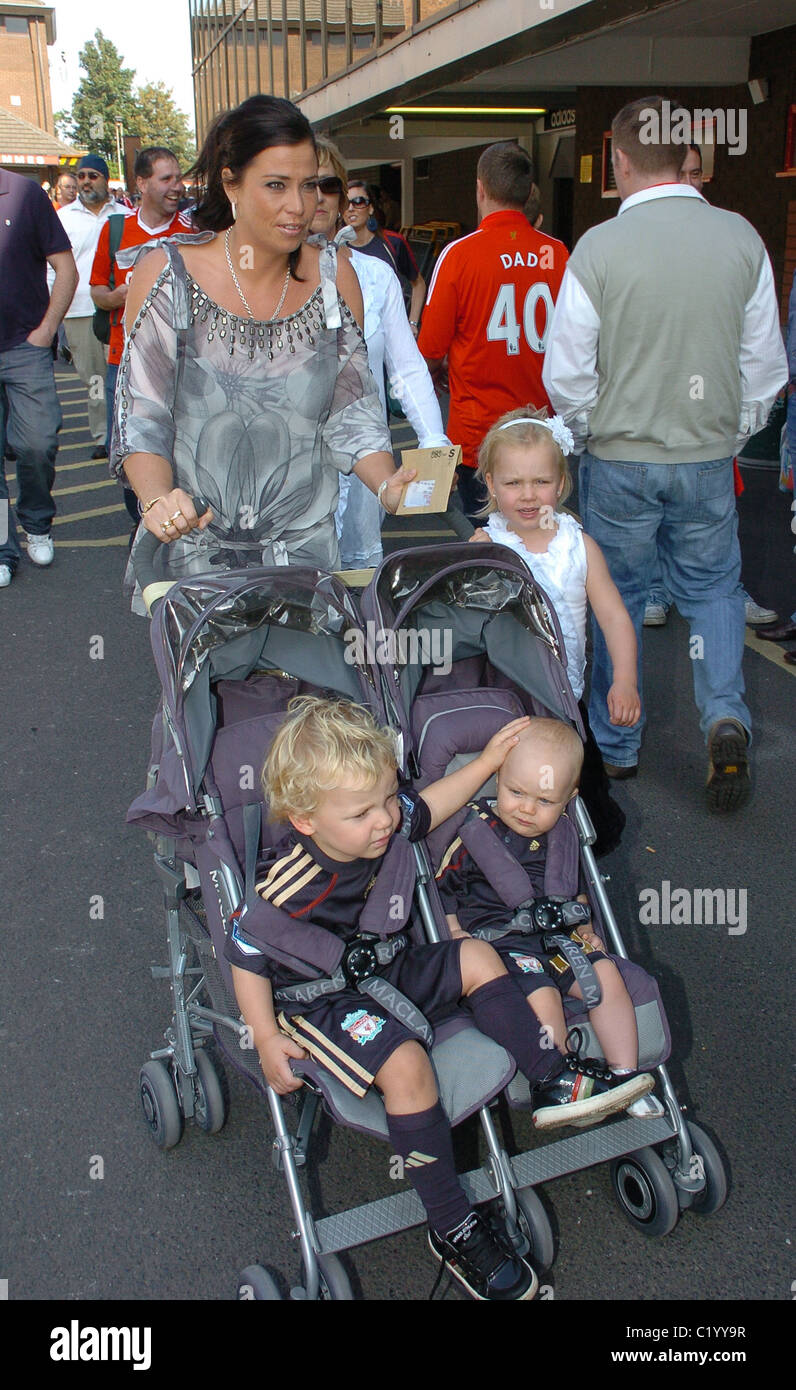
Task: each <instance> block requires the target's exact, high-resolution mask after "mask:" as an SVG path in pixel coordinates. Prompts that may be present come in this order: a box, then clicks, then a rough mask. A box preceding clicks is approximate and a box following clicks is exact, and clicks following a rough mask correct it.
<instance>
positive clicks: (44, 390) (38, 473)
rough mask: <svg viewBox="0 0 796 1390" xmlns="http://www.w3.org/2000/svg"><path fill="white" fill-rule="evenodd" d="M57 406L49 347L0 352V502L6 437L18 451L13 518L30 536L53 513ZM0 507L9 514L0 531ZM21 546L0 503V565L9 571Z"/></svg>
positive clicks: (43, 531)
mask: <svg viewBox="0 0 796 1390" xmlns="http://www.w3.org/2000/svg"><path fill="white" fill-rule="evenodd" d="M60 428H61V408H60V406H59V404H58V396H57V393H56V390H55V374H54V372H53V355H52V350H51V349H50V348H49V347H34V346H33V344H32V343H20V345H19V347H15V348H9V349H8V350H7V351H6V352H0V503H2V502H5V503H6V504H7V503H8V483H7V482H6V476H5V466H4V463H3V458H4V455H5V449H6V441H7V442H8V443H9V444H10V446H11V448H12V449H13V450H14V452H15V453H16V456H17V505H16V512H17V520H18V522H19V524H20V526H21V527H22V529H23V530H24V531H28V532H29V533H30V534H31V535H32V536H46V535H48V534H49V531H50V525H51V523H52V519H53V517H54V516H55V503H54V501H53V498H52V486H53V482H54V481H55V455H56V452H57V450H58V431H59V429H60ZM3 513H7V516H8V534H7V535H6V534H4V531H5V528H4V527H3V525H2V523H3V515H2V514H3ZM20 555H21V551H20V548H19V541H18V539H17V528H16V525H15V523H14V517H13V515H12V512H11V508H10V506H8V505H6V506H5V507H0V565H8V566H9V568H10V569H11V570H12V571H13V570H15V569H16V567H17V565H18V564H19V560H20Z"/></svg>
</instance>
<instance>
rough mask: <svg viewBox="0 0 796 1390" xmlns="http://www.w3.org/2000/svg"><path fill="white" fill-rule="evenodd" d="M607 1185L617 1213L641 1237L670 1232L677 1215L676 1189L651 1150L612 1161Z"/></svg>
mask: <svg viewBox="0 0 796 1390" xmlns="http://www.w3.org/2000/svg"><path fill="white" fill-rule="evenodd" d="M611 1182H612V1183H613V1186H614V1192H615V1193H616V1196H617V1200H618V1202H619V1206H620V1209H621V1211H622V1212H623V1214H624V1215H625V1216H626V1217H627V1219H628V1221H629V1222H630V1224H631V1226H635V1228H636V1230H637V1231H640V1232H641V1234H642V1235H645V1236H650V1237H652V1236H665V1235H668V1234H669V1232H670V1231H672V1230H674V1227H675V1226H676V1225H677V1218H678V1217H679V1215H680V1203H679V1201H678V1200H677V1189H676V1188H675V1185H674V1183H673V1182H672V1179H671V1177H670V1176H669V1170H668V1168H667V1167H666V1164H665V1163H664V1161H663V1159H662V1158H661V1157H660V1156H659V1155H658V1154H657V1153H656V1152H655V1150H654V1149H638V1150H637V1152H636V1153H632V1154H626V1155H625V1157H624V1158H615V1159H614V1161H613V1163H612V1164H611Z"/></svg>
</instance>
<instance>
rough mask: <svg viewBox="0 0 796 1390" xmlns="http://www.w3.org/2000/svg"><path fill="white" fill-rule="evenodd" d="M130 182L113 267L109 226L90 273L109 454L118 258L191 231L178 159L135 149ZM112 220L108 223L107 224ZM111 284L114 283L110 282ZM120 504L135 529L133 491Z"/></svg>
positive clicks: (117, 358) (121, 293)
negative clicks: (102, 322) (100, 333)
mask: <svg viewBox="0 0 796 1390" xmlns="http://www.w3.org/2000/svg"><path fill="white" fill-rule="evenodd" d="M133 173H134V178H135V184H136V187H137V189H138V191H139V193H140V194H141V203H140V206H139V207H138V208H137V209H136V210H135V211H128V210H127V209H126V208H123V207H120V208H119V210H118V213H115V214H114V216H119V217H123V218H124V227H123V228H122V233H121V239H120V240H118V238H117V239H115V241H116V242H118V251H117V252H116V253H115V254H114V256H113V263H111V254H110V250H111V235H110V234H111V228H110V226H105V227H103V228H102V232H101V233H100V239H99V243H98V245H97V251H96V255H95V256H94V265H93V268H92V271H91V281H90V283H91V298H92V299H93V300H94V303H95V304H96V306H97V308H98V309H106V310H108V311H109V312H110V316H111V338H110V344H109V348H108V367H107V372H106V377H105V399H106V401H107V404H108V436H107V441H106V449H107V453H108V457H109V458H110V452H111V432H112V427H113V398H114V395H115V393H116V378H117V376H118V373H119V363H120V362H121V360H122V352H123V350H124V323H123V319H124V305H125V300H126V299H127V281H128V279H129V277H130V276H131V275H132V272H133V266H132V264H128V265H127V266H126V267H123V266H122V265H120V263H119V259H118V257H121V260H122V261H126V260H128V258H127V257H125V256H123V255H121V253H123V252H124V251H127V250H129V248H130V247H132V246H142V245H145V244H147V243H151V244H152V245H157V244H158V242H160V241H164V240H165V239H166V237H170V236H174V234H175V233H176V232H190V231H191V220H190V217H189V216H188V214H187V213H184V212H180V211H179V202H180V199H181V198H182V195H183V186H182V175H181V173H180V166H179V164H178V162H177V157H176V155H174V154H172V152H171V150H167V149H165V148H164V147H162V146H159V145H151V146H149V148H147V149H145V150H139V151H138V154H137V155H136V157H135V166H134V170H133ZM110 221H111V219H109V222H110ZM112 282H113V284H112ZM124 494H125V496H124V500H125V503H126V504H127V510H128V511H129V513H130V516H131V517H132V519H133V520H134V521H135V524H136V525H138V519H139V518H138V508H137V504H136V497H135V493H134V492H132V491H131V490H130V489H129V488H125V490H124Z"/></svg>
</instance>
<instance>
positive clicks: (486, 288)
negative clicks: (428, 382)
mask: <svg viewBox="0 0 796 1390" xmlns="http://www.w3.org/2000/svg"><path fill="white" fill-rule="evenodd" d="M532 184H533V164H532V161H531V157H530V155H529V154H527V153H526V151H525V150H524V149H522V147H521V146H520V145H517V144H516V143H515V142H514V141H510V140H501V141H500V142H499V143H498V144H496V145H490V146H489V147H488V148H487V149H485V150H484V152H483V154H482V155H481V158H480V159H479V161H478V176H477V180H476V200H477V203H478V213H479V217H480V219H481V220H480V225H479V227H478V230H477V231H475V232H472V233H471V235H470V236H466V237H462V238H461V239H460V240H459V241H453V242H451V243H450V245H449V246H446V247H445V249H444V250H443V251H442V254H441V255H440V258H439V260H438V261H437V264H436V266H435V267H434V273H433V275H432V277H431V284H430V286H429V291H428V299H427V300H426V307H425V310H424V312H423V322H422V325H421V329H420V336H419V338H418V347H419V348H420V351H421V352H422V354H423V356H424V357H425V358H426V360H427V362H428V366H429V369H430V371H431V373H432V376H434V377H435V378H436V379H438V380H442V378H443V377H444V365H445V359H446V358H447V375H448V385H449V390H450V396H451V402H450V414H449V416H448V434H449V436H450V438H451V439H452V440H453V442H454V443H456V444H461V446H462V465H463V466H462V468H461V470H460V475H459V493H460V497H461V500H462V504H463V506H464V510H465V511H466V512H467V514H468V516H470V517H471V519H472V518H473V517H474V516H475V514H476V513H477V511H478V509H479V507H480V506H482V505H483V502H484V501H485V498H482V497H481V493H480V488H479V486H478V483H477V479H476V477H475V471H474V470H475V467H476V464H477V462H478V446H479V444H480V443H481V440H482V439H483V437H484V435H485V434H486V432H487V430H488V429H489V428H490V426H491V425H493V424H494V423H495V420H497V419H498V417H499V416H500V415H502V414H504V412H505V411H507V410H513V409H514V408H515V407H516V406H522V405H532V406H534V407H537V408H538V407H540V406H545V405H546V406H548V407H549V404H550V403H549V401H548V398H547V393H546V391H545V389H544V387H543V385H542V363H543V361H544V350H545V344H546V342H547V335H548V331H549V326H550V321H551V319H552V317H553V305H554V303H555V299H556V296H557V294H558V290H559V286H560V284H561V279H562V277H563V274H564V267H565V266H566V263H567V249H566V247H565V246H564V243H563V242H562V241H557V240H556V239H555V237H550V236H545V235H543V234H542V233H541V232H539V231H536V230H535V229H534V228H533V227H531V226H529V224H528V221H527V218H526V217H525V215H524V212H523V208H524V207H525V204H526V203H527V201H528V197H529V195H530V192H531V187H532Z"/></svg>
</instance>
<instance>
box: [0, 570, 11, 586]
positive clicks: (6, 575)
mask: <svg viewBox="0 0 796 1390" xmlns="http://www.w3.org/2000/svg"><path fill="white" fill-rule="evenodd" d="M13 578H14V576H13V574H12V573H11V566H10V565H0V589H7V588H8V586H9V584H10V583H11V580H12V579H13Z"/></svg>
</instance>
